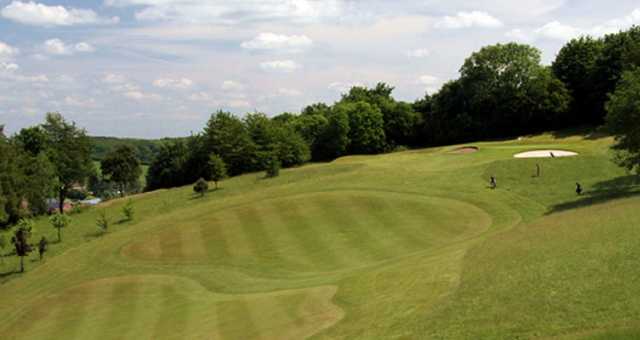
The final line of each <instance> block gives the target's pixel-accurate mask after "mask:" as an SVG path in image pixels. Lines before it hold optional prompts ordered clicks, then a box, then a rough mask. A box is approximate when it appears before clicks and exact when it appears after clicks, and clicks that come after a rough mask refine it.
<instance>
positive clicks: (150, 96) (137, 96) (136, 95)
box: [124, 91, 162, 101]
mask: <svg viewBox="0 0 640 340" xmlns="http://www.w3.org/2000/svg"><path fill="white" fill-rule="evenodd" d="M124 96H125V97H126V98H129V99H133V100H137V101H146V100H151V101H156V100H160V99H162V97H160V96H159V95H157V94H155V93H144V92H141V91H128V92H125V93H124Z"/></svg>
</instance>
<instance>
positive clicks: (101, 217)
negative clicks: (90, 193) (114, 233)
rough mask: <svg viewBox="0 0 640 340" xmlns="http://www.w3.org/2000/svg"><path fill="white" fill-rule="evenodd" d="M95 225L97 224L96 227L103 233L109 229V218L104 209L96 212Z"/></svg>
mask: <svg viewBox="0 0 640 340" xmlns="http://www.w3.org/2000/svg"><path fill="white" fill-rule="evenodd" d="M96 225H97V226H98V229H100V231H102V232H103V233H106V232H107V230H108V229H109V218H108V217H107V212H106V211H104V210H100V212H98V218H97V219H96Z"/></svg>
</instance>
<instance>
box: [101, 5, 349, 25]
mask: <svg viewBox="0 0 640 340" xmlns="http://www.w3.org/2000/svg"><path fill="white" fill-rule="evenodd" d="M105 4H107V5H108V6H118V7H127V6H135V7H138V8H140V7H141V8H142V9H140V10H138V11H137V12H136V14H135V17H136V18H137V19H138V20H153V21H157V20H169V21H181V22H189V23H215V24H231V23H238V22H247V21H266V20H285V21H290V22H300V23H308V22H317V21H319V20H320V19H322V18H327V17H331V18H337V17H339V15H340V14H341V13H342V8H343V5H344V3H343V1H342V0H323V1H317V0H261V1H256V0H253V1H195V0H160V1H158V0H106V1H105Z"/></svg>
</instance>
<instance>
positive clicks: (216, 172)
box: [209, 154, 227, 189]
mask: <svg viewBox="0 0 640 340" xmlns="http://www.w3.org/2000/svg"><path fill="white" fill-rule="evenodd" d="M209 169H210V170H211V180H212V181H213V182H214V183H215V185H216V189H218V182H219V181H222V180H223V179H225V178H227V165H226V164H224V161H223V160H222V158H220V156H218V155H216V154H211V156H209Z"/></svg>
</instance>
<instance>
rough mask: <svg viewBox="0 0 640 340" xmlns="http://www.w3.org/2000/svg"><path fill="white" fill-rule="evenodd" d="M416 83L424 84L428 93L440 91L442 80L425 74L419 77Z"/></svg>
mask: <svg viewBox="0 0 640 340" xmlns="http://www.w3.org/2000/svg"><path fill="white" fill-rule="evenodd" d="M416 83H417V84H418V85H421V86H424V87H425V88H426V90H427V92H428V93H435V92H438V89H439V88H440V84H441V81H440V78H438V77H435V76H432V75H429V74H425V75H422V76H420V77H418V79H417V80H416Z"/></svg>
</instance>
